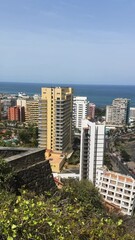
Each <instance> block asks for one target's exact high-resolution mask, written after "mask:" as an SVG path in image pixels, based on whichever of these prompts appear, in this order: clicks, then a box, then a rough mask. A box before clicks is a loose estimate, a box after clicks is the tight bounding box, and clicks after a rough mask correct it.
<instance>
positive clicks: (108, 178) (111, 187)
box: [3, 87, 135, 215]
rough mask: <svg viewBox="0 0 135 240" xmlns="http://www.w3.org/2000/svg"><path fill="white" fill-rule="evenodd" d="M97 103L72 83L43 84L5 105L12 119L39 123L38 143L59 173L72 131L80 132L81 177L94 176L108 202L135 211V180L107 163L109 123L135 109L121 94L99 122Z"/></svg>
mask: <svg viewBox="0 0 135 240" xmlns="http://www.w3.org/2000/svg"><path fill="white" fill-rule="evenodd" d="M3 106H4V105H3ZM95 107H96V106H95V104H93V103H90V102H89V101H88V99H87V97H80V96H73V89H72V88H70V87H69V88H68V87H67V88H66V87H65V88H61V87H52V88H45V87H43V88H42V89H41V97H37V96H36V98H29V97H26V96H25V95H23V96H19V98H17V100H16V103H14V104H13V100H12V105H11V106H8V107H7V109H6V110H7V112H8V119H9V120H17V121H22V122H23V121H25V122H26V123H35V124H37V126H38V132H39V136H38V145H39V148H45V149H46V152H45V156H46V159H48V160H49V161H50V164H51V167H52V171H53V172H55V173H59V172H61V170H62V167H63V165H64V163H65V158H66V157H68V156H70V155H71V154H72V152H73V150H72V144H73V132H74V133H79V136H80V140H81V144H80V167H79V168H80V169H79V179H80V180H81V179H88V180H90V181H91V182H92V183H93V184H94V185H95V186H96V187H97V188H98V189H99V191H100V193H101V195H102V196H103V198H104V199H105V201H106V202H109V203H112V204H114V205H116V206H117V207H119V208H120V209H121V211H122V212H123V213H124V214H128V215H132V213H133V209H134V206H135V203H134V195H135V180H134V179H133V178H131V177H129V176H124V175H122V174H119V173H114V172H110V171H108V170H107V169H106V170H105V169H104V147H105V132H106V125H116V126H123V125H126V124H128V122H129V115H131V113H132V115H133V117H135V111H134V109H131V110H130V100H129V99H122V98H117V99H114V100H113V102H112V105H110V106H107V107H106V122H103V123H97V122H95V121H94V119H95ZM3 108H4V107H3ZM4 111H5V109H4Z"/></svg>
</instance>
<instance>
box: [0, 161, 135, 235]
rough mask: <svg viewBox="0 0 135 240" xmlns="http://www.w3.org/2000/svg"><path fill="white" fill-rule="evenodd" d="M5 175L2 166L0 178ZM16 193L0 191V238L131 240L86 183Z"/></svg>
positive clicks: (71, 183)
mask: <svg viewBox="0 0 135 240" xmlns="http://www.w3.org/2000/svg"><path fill="white" fill-rule="evenodd" d="M1 164H3V162H2V163H1ZM6 169H7V165H6ZM9 172H10V171H5V170H4V166H3V170H2V175H3V176H4V177H6V176H9ZM6 184H7V182H6ZM20 193H21V194H20V196H16V195H15V194H14V193H11V192H9V191H8V190H7V189H6V188H5V187H2V188H0V239H3V240H5V239H7V240H24V239H25V240H27V239H30V240H43V239H46V240H100V239H101V240H110V239H111V240H113V239H114V240H134V239H135V237H134V234H132V232H131V229H129V231H128V230H126V228H125V225H124V221H123V220H122V219H121V218H119V217H117V216H116V215H113V216H112V215H111V214H108V213H107V211H106V209H105V207H104V206H103V204H102V199H101V198H100V195H99V193H98V191H97V190H96V189H95V187H94V186H93V185H92V184H91V183H90V182H88V181H86V180H84V181H81V182H79V181H77V180H70V181H65V182H64V187H63V188H62V189H61V190H57V191H56V192H53V193H44V194H43V195H42V196H37V195H35V193H31V192H28V191H26V190H20Z"/></svg>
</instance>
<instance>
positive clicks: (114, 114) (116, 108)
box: [106, 98, 130, 125]
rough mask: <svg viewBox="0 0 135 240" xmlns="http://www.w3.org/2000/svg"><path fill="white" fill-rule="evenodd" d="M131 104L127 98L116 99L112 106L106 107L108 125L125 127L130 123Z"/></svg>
mask: <svg viewBox="0 0 135 240" xmlns="http://www.w3.org/2000/svg"><path fill="white" fill-rule="evenodd" d="M129 103H130V100H129V99H127V98H116V99H114V100H113V102H112V105H108V106H106V123H107V124H114V125H125V124H128V122H129Z"/></svg>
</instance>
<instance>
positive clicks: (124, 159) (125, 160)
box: [121, 149, 131, 162]
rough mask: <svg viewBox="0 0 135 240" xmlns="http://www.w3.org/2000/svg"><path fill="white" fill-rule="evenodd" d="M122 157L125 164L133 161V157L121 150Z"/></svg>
mask: <svg viewBox="0 0 135 240" xmlns="http://www.w3.org/2000/svg"><path fill="white" fill-rule="evenodd" d="M121 157H122V159H123V161H124V162H129V161H130V159H131V156H130V155H129V154H128V153H127V151H126V150H124V149H122V150H121Z"/></svg>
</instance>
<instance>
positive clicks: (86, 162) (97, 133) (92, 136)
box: [80, 119, 105, 184]
mask: <svg viewBox="0 0 135 240" xmlns="http://www.w3.org/2000/svg"><path fill="white" fill-rule="evenodd" d="M104 141H105V125H101V124H96V123H95V122H90V121H89V120H87V119H84V120H82V127H81V147H80V180H81V179H88V180H90V181H92V182H93V183H94V184H95V180H96V170H97V169H98V168H100V167H102V166H103V159H104Z"/></svg>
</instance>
